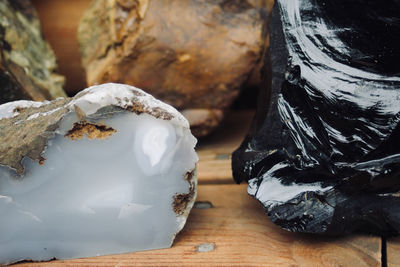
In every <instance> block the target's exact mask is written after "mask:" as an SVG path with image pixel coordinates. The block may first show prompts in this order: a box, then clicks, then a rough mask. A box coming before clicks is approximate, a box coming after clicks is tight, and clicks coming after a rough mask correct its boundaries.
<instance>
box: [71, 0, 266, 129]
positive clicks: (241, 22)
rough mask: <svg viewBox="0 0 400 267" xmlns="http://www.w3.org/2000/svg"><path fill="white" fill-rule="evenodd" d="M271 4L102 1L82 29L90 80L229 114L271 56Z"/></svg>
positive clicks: (212, 0) (98, 0) (186, 106)
mask: <svg viewBox="0 0 400 267" xmlns="http://www.w3.org/2000/svg"><path fill="white" fill-rule="evenodd" d="M265 2H266V1H261V0H258V1H257V0H254V1H246V0H243V1H242V0H231V1H227V0H210V1H194V0H179V1H178V0H117V1H104V0H95V1H94V2H93V4H92V5H91V7H90V8H89V9H88V10H87V11H86V12H85V14H84V16H83V18H82V20H81V22H80V26H79V30H78V38H79V42H80V45H81V54H82V62H83V65H84V67H85V69H86V78H87V83H88V85H93V84H99V83H103V82H110V81H112V82H120V83H127V84H131V85H134V86H137V87H139V88H142V89H144V90H146V91H147V92H149V93H151V94H153V95H155V96H156V97H157V98H160V99H162V100H163V101H165V102H167V103H169V104H172V105H173V106H175V107H176V108H178V109H181V110H185V109H205V110H216V109H217V110H221V111H224V110H225V109H227V108H229V106H230V105H231V103H232V102H233V100H234V99H235V98H236V96H237V95H238V93H239V88H240V86H241V85H242V84H243V83H244V82H245V81H246V79H247V77H248V75H249V73H250V72H251V71H252V70H253V68H254V67H255V66H256V64H257V61H258V60H259V58H260V55H261V53H262V51H263V45H264V40H265V38H264V34H265V33H264V32H263V25H264V21H265V20H264V19H263V12H262V10H263V8H264V5H265ZM264 13H265V12H264ZM209 113H210V114H211V115H212V116H214V115H213V114H214V112H209ZM214 117H215V116H214ZM203 121H210V120H209V119H204V120H203ZM211 121H214V122H215V119H212V118H211ZM215 125H218V124H217V123H216V124H215ZM214 127H215V126H213V127H210V124H208V125H206V126H205V128H204V129H202V130H200V131H197V132H196V133H195V134H197V136H202V135H204V134H207V133H208V132H209V131H210V130H212V129H213V128H214ZM200 128H201V125H200Z"/></svg>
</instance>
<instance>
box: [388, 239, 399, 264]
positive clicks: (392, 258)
mask: <svg viewBox="0 0 400 267" xmlns="http://www.w3.org/2000/svg"><path fill="white" fill-rule="evenodd" d="M386 249H387V252H386V255H387V266H388V267H397V266H400V238H399V237H397V238H389V239H388V240H387V243H386Z"/></svg>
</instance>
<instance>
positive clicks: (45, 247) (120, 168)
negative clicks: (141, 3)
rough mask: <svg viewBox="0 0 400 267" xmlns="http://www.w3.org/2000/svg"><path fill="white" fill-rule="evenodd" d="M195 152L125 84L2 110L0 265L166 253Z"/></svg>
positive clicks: (162, 110)
mask: <svg viewBox="0 0 400 267" xmlns="http://www.w3.org/2000/svg"><path fill="white" fill-rule="evenodd" d="M195 144H196V139H195V138H194V137H193V136H192V135H191V133H190V129H189V124H188V122H187V120H186V119H185V118H184V117H183V116H182V115H181V114H180V113H179V112H177V111H176V110H175V109H174V108H172V107H171V106H169V105H167V104H165V103H162V102H160V101H158V100H156V99H154V98H153V97H152V96H150V95H148V94H146V93H144V92H143V91H142V90H140V89H137V88H134V87H131V86H127V85H122V84H104V85H100V86H93V87H91V88H88V89H86V90H84V91H82V92H81V93H79V94H78V95H77V96H76V97H74V98H70V99H65V98H60V99H57V100H54V101H51V102H50V101H46V102H33V101H24V100H21V101H15V102H10V103H6V104H3V105H0V213H1V214H2V216H1V218H0V264H8V263H12V262H16V261H20V260H25V259H29V260H35V261H36V260H50V259H52V258H58V259H66V258H75V257H89V256H96V255H104V254H111V253H124V252H130V251H138V250H147V249H156V248H165V247H169V246H171V244H172V242H173V240H174V238H175V236H176V234H177V233H178V232H179V231H180V230H181V229H182V228H183V226H184V224H185V222H186V219H187V216H188V214H189V212H190V210H191V208H192V206H193V203H194V200H195V197H196V192H197V188H196V187H197V175H196V162H197V160H198V157H197V154H196V152H195V151H194V146H195Z"/></svg>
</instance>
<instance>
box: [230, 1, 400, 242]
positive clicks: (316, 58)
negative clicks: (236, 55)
mask: <svg viewBox="0 0 400 267" xmlns="http://www.w3.org/2000/svg"><path fill="white" fill-rule="evenodd" d="M399 10H400V4H399V2H398V1H387V2H385V5H382V4H381V3H378V2H376V1H357V0H352V1H335V2H330V1H314V0H278V1H276V3H275V6H274V10H273V15H272V20H271V24H270V34H271V43H270V52H271V53H270V57H269V58H267V60H266V65H265V71H266V75H267V78H266V79H265V88H264V90H263V91H262V94H261V95H260V99H259V106H258V111H257V115H256V117H255V121H254V123H253V126H252V129H251V131H250V133H249V135H248V136H247V137H246V139H245V140H244V142H243V143H242V144H241V146H240V147H239V149H238V150H236V151H235V153H234V154H233V160H232V168H233V175H234V178H235V180H236V182H238V183H239V182H241V181H248V183H249V187H248V192H249V194H250V195H252V196H254V197H255V198H257V199H258V200H259V201H260V202H261V203H262V204H263V205H264V207H265V209H266V212H267V213H268V215H269V217H270V218H271V220H272V221H274V222H275V223H276V224H278V225H280V226H281V227H283V228H285V229H287V230H290V231H296V232H307V233H319V234H345V233H350V232H353V231H363V232H369V233H376V234H381V235H398V234H399V233H400V209H399V204H400V199H399V190H400V147H399V145H398V139H399V138H400V135H399V134H400V124H399V121H400V90H399V88H400V75H399V73H400V69H399V64H398V62H399V60H400V41H399V40H400V39H399V38H396V37H395V36H399V34H400V22H399V14H398V11H399ZM271 66H272V68H271ZM268 73H271V74H272V75H271V76H268Z"/></svg>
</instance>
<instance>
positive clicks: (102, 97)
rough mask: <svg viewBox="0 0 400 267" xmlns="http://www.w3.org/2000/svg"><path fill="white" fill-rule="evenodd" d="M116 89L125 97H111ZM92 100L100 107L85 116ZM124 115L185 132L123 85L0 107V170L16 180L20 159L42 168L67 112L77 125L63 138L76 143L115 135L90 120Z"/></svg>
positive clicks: (175, 116) (162, 108)
mask: <svg viewBox="0 0 400 267" xmlns="http://www.w3.org/2000/svg"><path fill="white" fill-rule="evenodd" d="M95 87H101V90H102V92H101V93H100V94H99V93H97V94H96V92H95V90H94V89H95ZM118 87H123V88H125V87H126V88H127V89H128V90H129V91H128V92H129V95H122V96H114V94H115V93H113V91H114V92H115V89H119V88H118ZM117 93H118V91H117ZM96 99H98V100H99V101H100V107H97V109H96V111H95V113H90V114H88V111H85V110H84V106H85V105H87V103H91V104H93V103H94V102H93V101H96ZM101 101H102V102H101ZM82 103H83V104H82ZM126 111H129V112H134V113H136V114H138V115H140V114H142V113H146V114H149V115H151V116H153V117H155V118H158V119H163V120H170V121H173V123H179V124H181V125H183V126H184V127H185V128H189V124H188V122H187V120H186V119H185V118H184V117H183V116H182V115H181V114H180V113H178V112H177V111H176V110H175V109H173V108H172V107H170V106H168V105H166V104H164V103H162V102H161V101H158V100H156V99H154V98H153V97H152V96H150V95H148V94H146V93H144V92H143V91H141V90H140V89H137V88H134V87H131V86H126V85H119V84H104V85H100V86H93V87H91V88H88V89H86V90H84V91H82V92H80V93H79V94H77V95H76V96H75V97H74V98H60V99H56V100H53V101H45V102H33V101H15V102H10V103H6V104H3V105H0V166H1V165H3V166H8V167H9V168H11V169H14V170H15V172H16V174H17V175H18V176H23V174H24V171H25V170H24V167H23V165H22V163H21V161H22V160H23V158H24V157H28V158H30V159H32V160H34V161H36V162H37V163H39V164H43V162H44V160H45V159H44V158H43V153H44V151H45V149H46V145H47V142H48V140H49V139H51V138H52V137H53V136H54V133H55V131H57V129H58V126H59V123H60V121H61V120H62V119H63V118H64V117H65V115H67V114H68V113H70V112H74V113H75V114H76V116H77V118H78V119H79V120H80V121H78V122H77V123H75V124H74V127H73V128H72V129H70V130H69V131H68V133H67V134H66V135H65V137H66V138H70V139H72V140H75V139H78V140H79V139H81V138H82V137H83V136H85V135H86V136H88V137H89V138H90V139H93V138H98V139H103V138H107V137H109V136H111V135H112V134H114V133H115V132H116V130H115V129H113V128H111V127H108V126H106V125H101V124H96V123H91V122H90V118H92V117H98V116H102V115H107V114H108V115H109V114H113V113H117V112H126ZM90 112H92V111H90ZM188 182H189V183H190V184H191V182H190V181H188Z"/></svg>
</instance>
